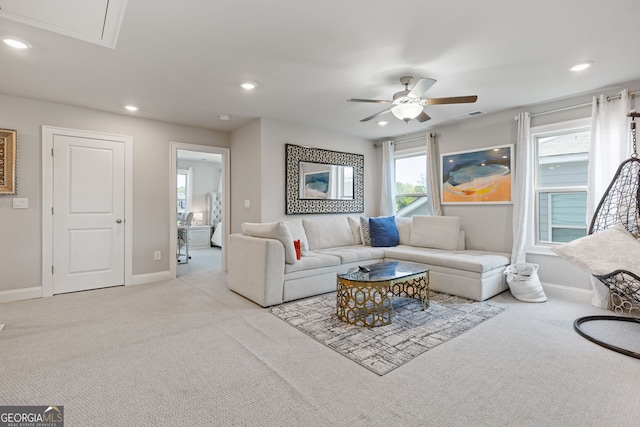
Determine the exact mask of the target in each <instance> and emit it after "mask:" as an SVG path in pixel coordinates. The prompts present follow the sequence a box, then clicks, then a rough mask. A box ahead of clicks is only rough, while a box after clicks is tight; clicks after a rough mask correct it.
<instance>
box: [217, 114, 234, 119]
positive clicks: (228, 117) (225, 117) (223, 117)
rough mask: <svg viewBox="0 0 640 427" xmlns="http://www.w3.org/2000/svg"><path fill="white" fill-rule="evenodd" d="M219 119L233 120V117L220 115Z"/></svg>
mask: <svg viewBox="0 0 640 427" xmlns="http://www.w3.org/2000/svg"><path fill="white" fill-rule="evenodd" d="M218 118H220V120H231V116H230V115H228V114H220V115H219V116H218Z"/></svg>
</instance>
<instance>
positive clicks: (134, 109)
mask: <svg viewBox="0 0 640 427" xmlns="http://www.w3.org/2000/svg"><path fill="white" fill-rule="evenodd" d="M124 108H126V109H127V110H129V111H138V107H136V106H135V105H127V106H125V107H124Z"/></svg>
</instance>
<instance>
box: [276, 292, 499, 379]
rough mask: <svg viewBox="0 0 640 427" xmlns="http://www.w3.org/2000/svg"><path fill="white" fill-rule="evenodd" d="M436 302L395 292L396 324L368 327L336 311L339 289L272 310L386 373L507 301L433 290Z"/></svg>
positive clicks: (481, 319)
mask: <svg viewBox="0 0 640 427" xmlns="http://www.w3.org/2000/svg"><path fill="white" fill-rule="evenodd" d="M430 299H431V301H430V306H429V309H428V310H423V307H422V303H421V302H420V301H417V300H414V299H408V298H393V299H392V306H393V318H392V321H391V324H390V325H385V326H379V327H375V328H368V327H363V326H353V325H349V324H346V323H344V322H342V321H340V320H339V319H338V317H337V316H336V294H335V292H332V293H330V294H325V295H321V296H317V297H312V298H307V299H304V300H300V301H295V302H291V303H288V304H282V305H279V306H276V307H272V308H271V312H272V313H273V314H274V315H275V316H276V317H279V318H280V319H282V320H284V321H285V322H287V323H288V324H290V325H291V326H294V327H295V328H298V329H299V330H301V331H302V332H304V333H305V334H307V335H309V336H310V337H312V338H314V339H316V340H318V341H319V342H321V343H322V344H324V345H326V346H327V347H329V348H330V349H332V350H335V351H337V352H338V353H340V354H341V355H343V356H345V357H347V358H349V359H351V360H353V361H354V362H356V363H358V364H360V365H362V366H364V367H365V368H367V369H369V370H370V371H373V372H375V373H376V374H378V375H384V374H387V373H389V372H391V371H392V370H394V369H396V368H397V367H399V366H402V365H404V364H405V363H407V362H409V361H411V360H412V359H414V358H415V357H417V356H419V355H421V354H422V353H424V352H425V351H428V350H431V349H432V348H435V347H437V346H438V345H440V344H443V343H445V342H447V341H449V340H450V339H453V338H455V337H457V336H458V335H462V334H463V333H465V332H467V331H468V330H470V329H471V328H473V327H475V326H476V325H479V324H480V323H482V322H484V321H485V320H488V319H490V318H492V317H493V316H496V315H497V314H500V313H502V311H503V310H504V307H500V306H498V305H496V304H492V303H488V302H477V301H472V300H468V299H465V298H460V297H456V296H453V295H447V294H442V293H439V292H434V291H431V293H430Z"/></svg>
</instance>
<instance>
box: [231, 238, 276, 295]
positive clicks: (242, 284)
mask: <svg viewBox="0 0 640 427" xmlns="http://www.w3.org/2000/svg"><path fill="white" fill-rule="evenodd" d="M228 256H229V289H231V290H232V291H234V292H237V293H239V294H240V295H242V296H244V297H246V298H249V299H250V300H251V301H253V302H255V303H257V304H260V305H261V306H263V307H268V306H270V305H275V304H282V302H283V300H282V293H283V283H284V246H283V245H282V243H281V242H280V241H278V240H275V239H266V238H262V237H252V236H247V235H244V234H232V235H231V236H229V253H228Z"/></svg>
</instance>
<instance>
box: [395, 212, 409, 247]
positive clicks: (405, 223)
mask: <svg viewBox="0 0 640 427" xmlns="http://www.w3.org/2000/svg"><path fill="white" fill-rule="evenodd" d="M411 221H412V220H411V218H407V217H403V216H397V217H396V226H397V227H398V237H399V241H400V244H401V245H408V244H409V243H410V239H411Z"/></svg>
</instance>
